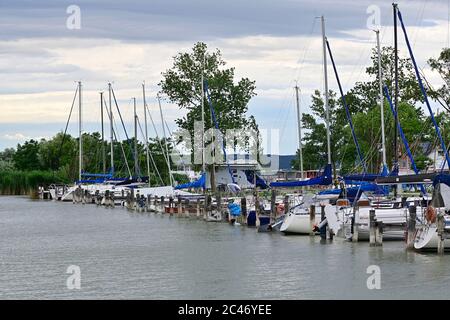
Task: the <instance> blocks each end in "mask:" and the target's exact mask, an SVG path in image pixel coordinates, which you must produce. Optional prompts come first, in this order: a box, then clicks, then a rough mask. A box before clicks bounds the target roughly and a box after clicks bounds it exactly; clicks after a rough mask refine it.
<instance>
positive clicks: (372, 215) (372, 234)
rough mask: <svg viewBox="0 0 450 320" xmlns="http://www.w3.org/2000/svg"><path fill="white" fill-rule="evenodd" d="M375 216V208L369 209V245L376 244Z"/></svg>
mask: <svg viewBox="0 0 450 320" xmlns="http://www.w3.org/2000/svg"><path fill="white" fill-rule="evenodd" d="M375 222H376V218H375V210H373V209H372V210H370V211H369V240H370V246H371V247H374V246H376V229H377V226H376V223H375Z"/></svg>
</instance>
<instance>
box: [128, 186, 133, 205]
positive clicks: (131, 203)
mask: <svg viewBox="0 0 450 320" xmlns="http://www.w3.org/2000/svg"><path fill="white" fill-rule="evenodd" d="M130 197H131V202H130V207H129V208H128V209H133V208H134V189H133V188H132V189H131V195H130Z"/></svg>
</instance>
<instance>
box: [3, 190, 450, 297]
mask: <svg viewBox="0 0 450 320" xmlns="http://www.w3.org/2000/svg"><path fill="white" fill-rule="evenodd" d="M0 237H1V245H0V298H2V299H30V298H31V299H124V298H125V299H338V298H339V299H361V298H377V299H379V298H383V299H384V298H386V299H389V298H398V299H412V298H414V299H436V298H437V299H439V298H447V297H448V296H449V285H450V255H448V254H447V255H444V256H441V257H440V256H437V255H436V254H434V253H432V254H420V253H414V252H407V251H406V250H405V249H404V248H405V247H404V243H403V242H385V243H384V245H383V247H382V248H370V247H369V245H368V243H358V244H353V243H349V242H344V241H342V240H340V239H335V240H334V241H333V242H326V243H321V241H320V239H319V237H309V236H284V235H282V234H278V233H273V234H271V233H257V232H256V230H255V229H252V228H247V227H233V226H230V225H228V224H225V223H212V222H209V223H208V222H204V221H199V220H190V219H186V218H176V217H170V216H167V215H156V214H150V213H148V214H147V213H144V214H143V213H139V214H138V213H130V212H128V211H127V210H125V209H123V208H121V207H116V208H115V209H105V208H103V207H96V206H95V205H74V204H72V203H60V202H51V201H48V202H47V201H32V200H29V199H28V198H25V197H0ZM71 265H76V266H79V267H80V271H81V288H80V289H72V290H70V289H68V288H67V285H66V280H67V278H68V277H69V276H70V274H68V273H66V271H67V268H68V267H69V266H71ZM370 265H376V266H379V267H380V271H381V289H380V290H377V289H374V290H369V289H368V288H367V284H366V283H367V279H368V277H369V276H370V274H367V268H368V266H370Z"/></svg>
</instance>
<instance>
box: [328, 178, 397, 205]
mask: <svg viewBox="0 0 450 320" xmlns="http://www.w3.org/2000/svg"><path fill="white" fill-rule="evenodd" d="M345 191H346V193H347V199H348V200H349V201H350V202H351V203H353V202H354V201H355V200H358V199H359V197H361V194H362V193H363V192H372V193H374V194H376V195H388V194H389V189H388V188H386V187H382V186H379V185H377V184H375V183H368V182H361V183H360V185H359V186H355V187H350V188H346V189H345ZM341 192H342V189H331V190H324V191H321V192H319V194H320V195H327V194H328V195H331V194H341Z"/></svg>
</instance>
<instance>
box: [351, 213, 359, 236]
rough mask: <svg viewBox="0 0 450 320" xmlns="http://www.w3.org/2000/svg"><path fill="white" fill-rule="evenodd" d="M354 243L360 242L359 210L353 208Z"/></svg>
mask: <svg viewBox="0 0 450 320" xmlns="http://www.w3.org/2000/svg"><path fill="white" fill-rule="evenodd" d="M352 222H353V226H352V227H353V230H352V242H358V241H359V210H357V209H356V208H355V207H353V221H352Z"/></svg>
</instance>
